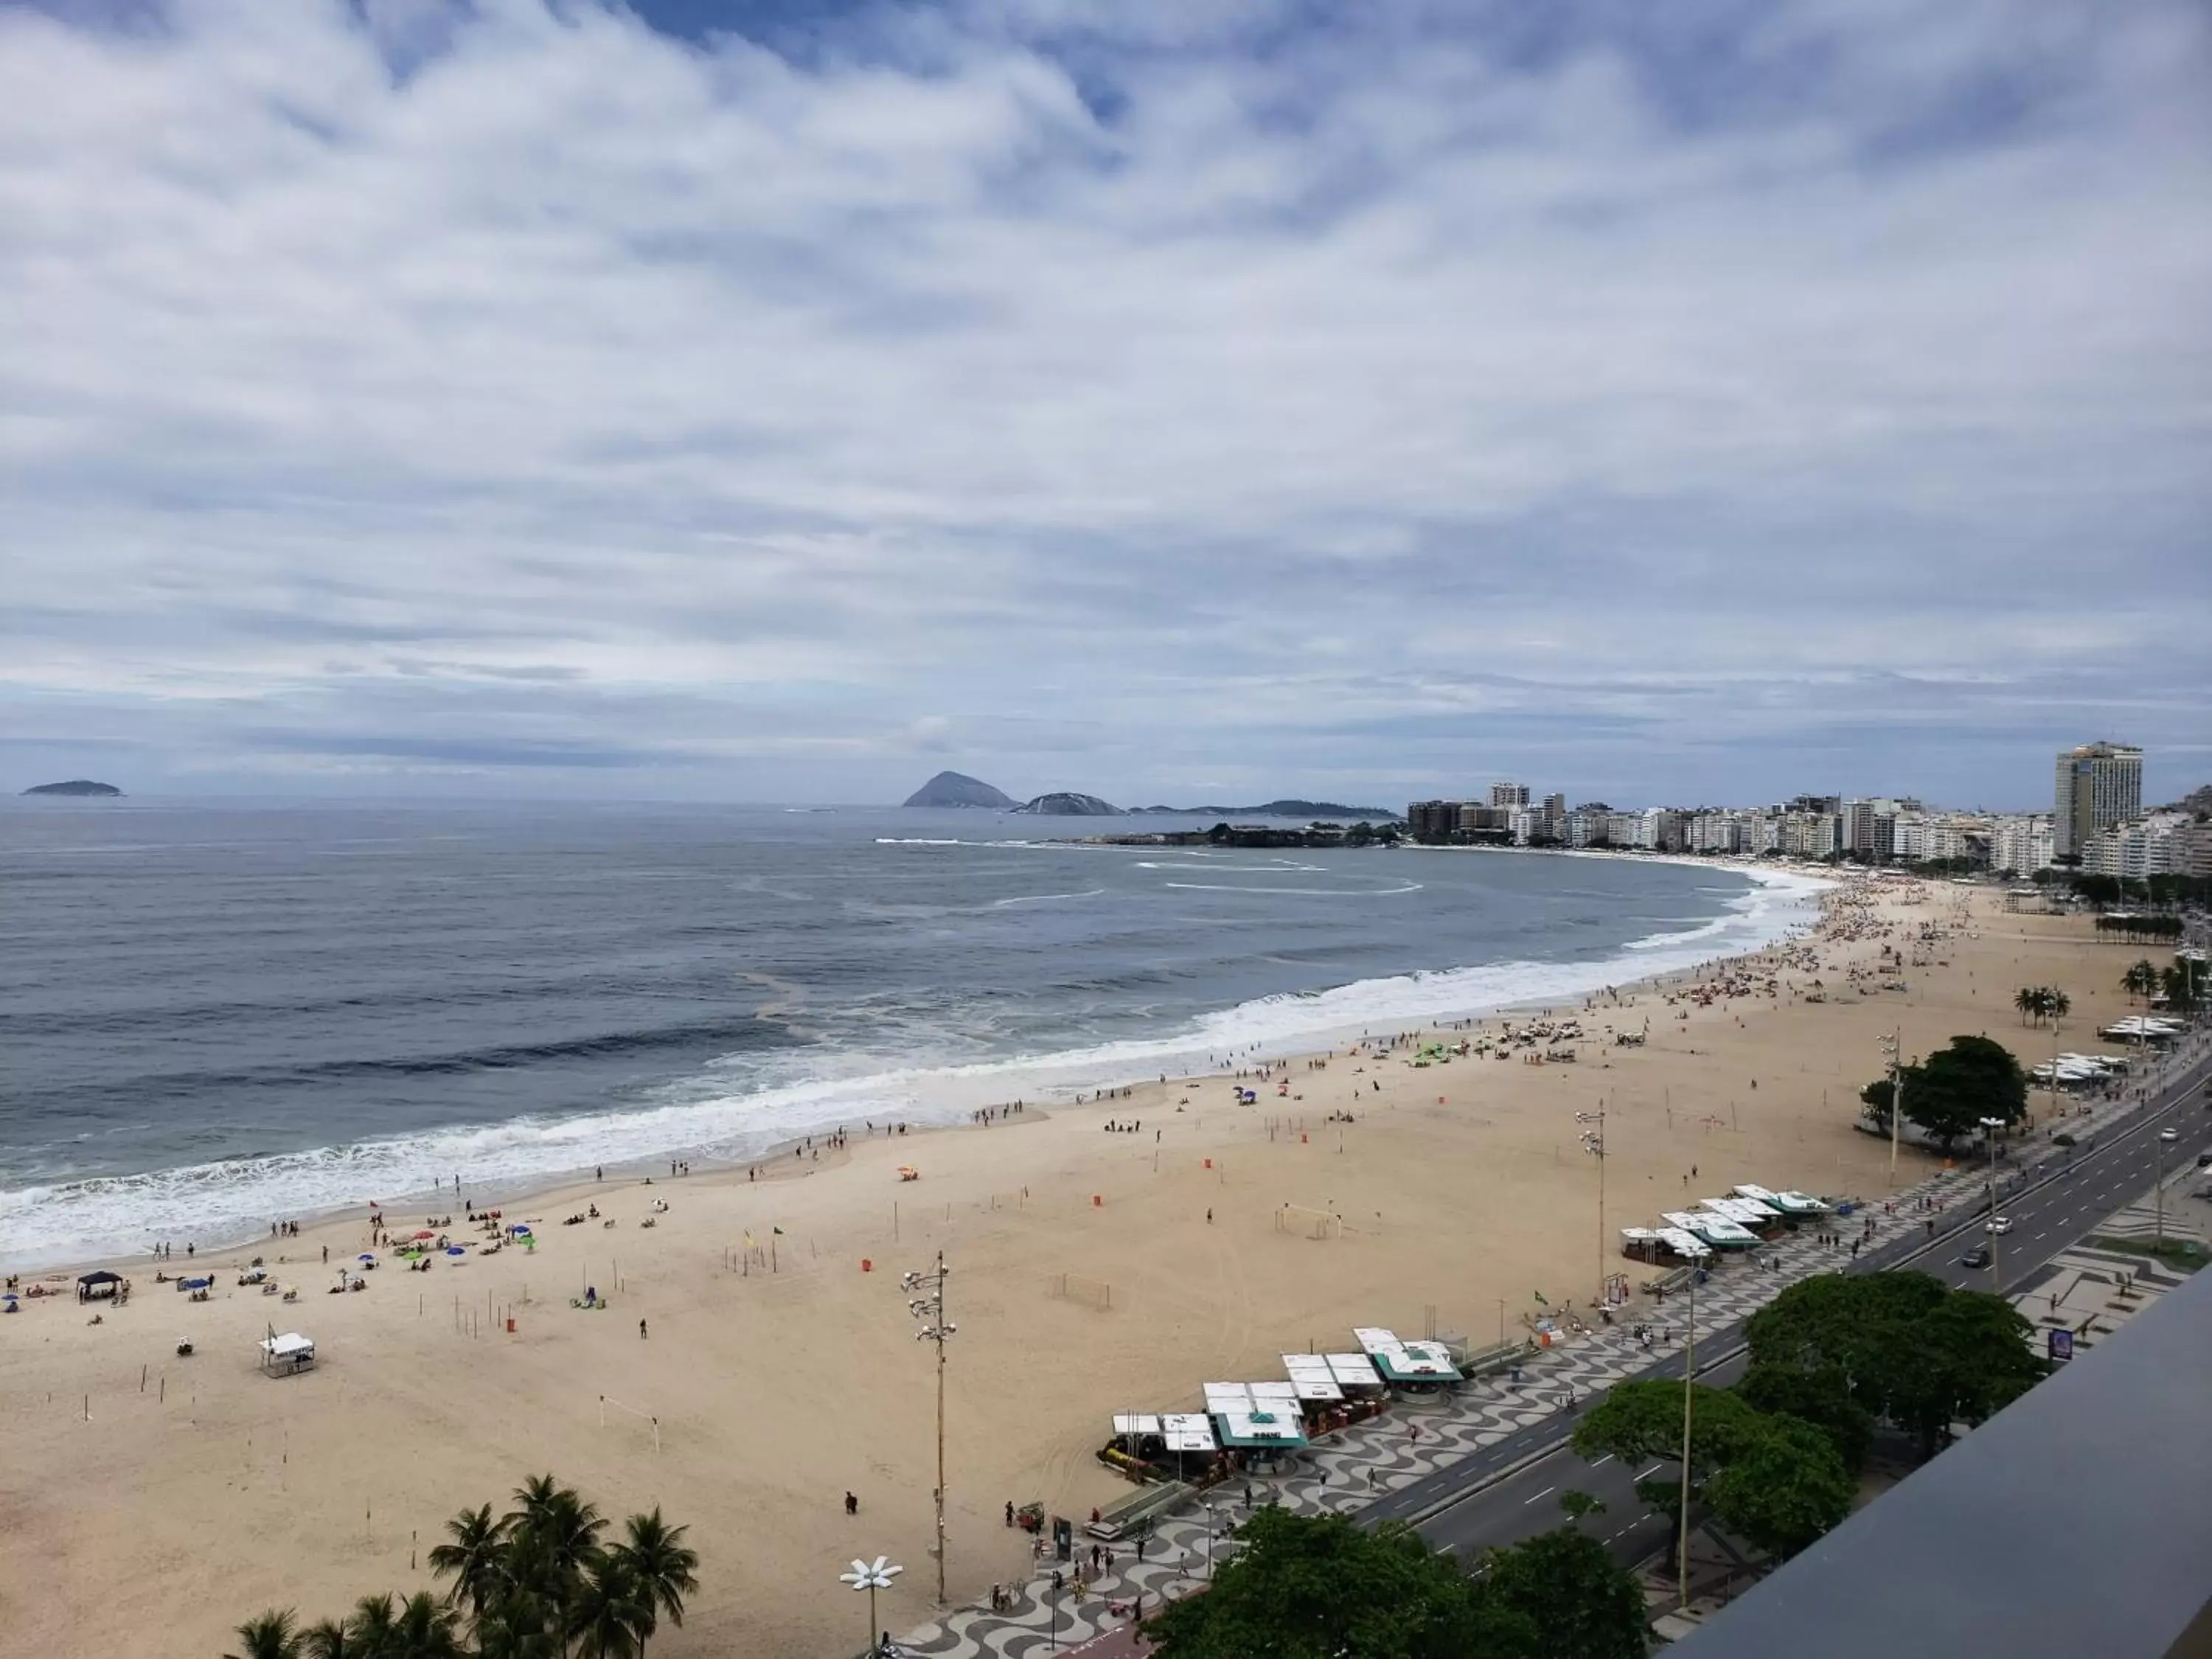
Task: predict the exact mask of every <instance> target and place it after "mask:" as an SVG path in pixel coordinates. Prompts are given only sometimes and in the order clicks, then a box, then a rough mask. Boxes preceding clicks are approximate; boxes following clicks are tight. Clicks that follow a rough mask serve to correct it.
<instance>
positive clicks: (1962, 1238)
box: [1359, 1059, 2212, 1563]
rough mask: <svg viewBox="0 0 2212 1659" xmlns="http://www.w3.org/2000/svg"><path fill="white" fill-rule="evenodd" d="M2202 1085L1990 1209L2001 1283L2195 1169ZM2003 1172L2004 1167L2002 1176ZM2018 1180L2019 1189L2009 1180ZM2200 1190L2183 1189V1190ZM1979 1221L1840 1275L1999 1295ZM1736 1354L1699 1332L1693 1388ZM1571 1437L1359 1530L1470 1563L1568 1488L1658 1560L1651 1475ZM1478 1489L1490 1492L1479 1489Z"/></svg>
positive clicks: (1659, 1532)
mask: <svg viewBox="0 0 2212 1659" xmlns="http://www.w3.org/2000/svg"><path fill="white" fill-rule="evenodd" d="M2208 1075H2212V1059H2207V1060H2199V1061H2198V1062H2197V1064H2196V1065H2195V1066H2192V1067H2191V1069H2190V1070H2189V1071H2188V1072H2187V1073H2185V1074H2184V1075H2183V1076H2181V1077H2180V1078H2179V1079H2176V1080H2175V1081H2174V1082H2172V1084H2170V1085H2167V1086H2166V1088H2165V1089H2163V1090H2162V1091H2160V1094H2159V1095H2158V1097H2156V1098H2155V1099H2154V1101H2153V1102H2152V1103H2149V1104H2148V1105H2147V1106H2145V1107H2143V1108H2142V1109H2139V1110H2138V1111H2137V1112H2136V1114H2135V1115H2134V1116H2132V1117H2131V1118H2129V1119H2127V1120H2125V1121H2124V1122H2122V1123H2121V1124H2120V1125H2118V1126H2117V1127H2112V1128H2110V1129H2108V1130H2106V1132H2105V1133H2101V1134H2100V1135H2099V1136H2098V1137H2097V1138H2096V1139H2097V1144H2096V1146H2094V1147H2093V1148H2076V1149H2075V1151H2074V1152H2073V1154H2072V1158H2071V1160H2070V1162H2069V1164H2066V1165H2064V1166H2063V1167H2062V1168H2059V1169H2057V1170H2055V1171H2054V1172H2052V1173H2048V1174H2046V1173H2044V1172H2040V1171H2039V1172H2038V1174H2037V1175H2035V1176H2032V1177H2026V1178H2024V1179H2025V1180H2026V1182H2027V1184H2026V1185H2025V1186H2024V1187H2021V1188H2018V1189H2017V1190H2014V1191H2008V1192H2007V1193H2005V1194H2004V1195H2003V1196H2002V1200H2001V1201H2000V1203H1999V1206H1998V1208H1999V1211H2000V1212H2001V1213H2002V1214H2004V1215H2007V1216H2009V1217H2010V1218H2012V1222H2013V1227H2012V1231H2010V1232H2008V1233H2007V1234H2005V1235H2004V1236H2003V1237H2002V1238H2000V1239H1999V1240H1998V1241H1997V1244H1998V1249H1997V1261H1996V1267H1997V1268H1998V1269H2000V1270H2001V1271H2002V1273H2003V1282H2004V1284H2005V1285H2015V1284H2017V1283H2019V1282H2020V1281H2021V1280H2022V1279H2026V1278H2027V1277H2028V1276H2029V1275H2031V1274H2033V1273H2035V1272H2036V1271H2037V1270H2038V1269H2039V1268H2040V1267H2043V1266H2044V1264H2045V1263H2046V1262H2047V1261H2050V1260H2051V1257H2052V1256H2054V1255H2057V1253H2058V1252H2059V1251H2061V1250H2063V1249H2066V1248H2067V1247H2068V1246H2069V1245H2071V1244H2075V1243H2079V1242H2080V1241H2081V1238H2083V1237H2085V1236H2087V1234H2089V1233H2092V1232H2094V1231H2096V1229H2097V1227H2098V1225H2099V1224H2100V1223H2101V1222H2102V1221H2103V1220H2104V1219H2105V1218H2106V1217H2107V1216H2109V1215H2111V1214H2112V1212H2114V1211H2115V1210H2118V1209H2120V1208H2121V1207H2123V1206H2125V1205H2126V1204H2128V1203H2129V1202H2130V1201H2132V1200H2134V1199H2136V1197H2138V1196H2140V1195H2141V1194H2143V1193H2145V1192H2147V1191H2148V1190H2149V1188H2150V1185H2151V1182H2152V1179H2153V1176H2154V1172H2158V1171H2163V1172H2164V1173H2166V1174H2167V1175H2168V1176H2171V1175H2172V1173H2173V1172H2175V1171H2177V1170H2188V1169H2189V1168H2190V1167H2191V1165H2192V1164H2194V1162H2195V1160H2196V1154H2197V1152H2198V1151H2199V1150H2200V1149H2201V1148H2203V1146H2206V1145H2208V1144H2212V1115H2208V1114H2207V1112H2206V1110H2205V1107H2206V1104H2207V1103H2206V1101H2205V1100H2204V1099H2203V1096H2202V1093H2201V1091H2202V1090H2203V1086H2204V1081H2205V1079H2206V1078H2207V1077H2208ZM2165 1127H2173V1128H2176V1129H2178V1130H2179V1132H2180V1139H2179V1140H2178V1141H2176V1142H2172V1143H2166V1142H2162V1141H2160V1139H2158V1132H2159V1130H2160V1129H2161V1128H2165ZM2052 1167H2053V1166H2049V1165H2046V1166H2045V1169H2046V1170H2052ZM2002 1168H2003V1166H2002V1164H2000V1165H1999V1169H2000V1170H2001V1171H2002ZM2021 1179H2022V1178H2020V1177H2015V1181H2016V1182H2017V1181H2019V1180H2021ZM2195 1184H2196V1183H2195V1182H2188V1183H2185V1184H2184V1185H2183V1186H2181V1187H2180V1188H2179V1190H2181V1191H2184V1192H2185V1191H2187V1190H2188V1189H2189V1188H2191V1187H2193V1186H2194V1185H2195ZM1983 1217H1984V1209H1983V1207H1982V1206H1981V1205H1980V1204H1979V1203H1978V1202H1976V1203H1974V1204H1972V1205H1970V1206H1956V1207H1954V1209H1953V1210H1951V1211H1949V1212H1946V1213H1945V1215H1944V1216H1943V1218H1942V1221H1941V1222H1939V1224H1938V1226H1937V1228H1936V1234H1935V1237H1934V1238H1933V1239H1932V1240H1931V1239H1930V1238H1929V1237H1928V1235H1927V1233H1926V1232H1925V1231H1924V1229H1920V1228H1907V1229H1905V1230H1903V1231H1900V1232H1899V1234H1898V1236H1897V1237H1893V1238H1891V1239H1890V1240H1888V1241H1887V1242H1886V1243H1884V1244H1883V1245H1882V1246H1881V1248H1880V1249H1875V1250H1873V1251H1871V1252H1862V1254H1861V1255H1860V1256H1859V1257H1858V1259H1857V1260H1856V1261H1851V1262H1850V1263H1849V1265H1848V1266H1847V1267H1845V1268H1844V1271H1846V1272H1850V1273H1873V1272H1879V1271H1881V1269H1882V1268H1885V1267H1905V1266H1911V1267H1917V1268H1919V1269H1921V1270H1922V1271H1923V1272H1927V1273H1933V1274H1935V1275H1936V1277H1937V1278H1938V1279H1942V1280H1943V1282H1944V1283H1946V1284H1948V1285H1954V1286H1960V1287H1966V1286H1972V1287H1976V1288H1979V1289H1984V1290H1990V1289H1996V1288H2001V1287H2000V1286H1998V1285H1996V1284H1995V1283H1994V1281H1993V1279H1992V1274H1991V1270H1990V1268H1988V1267H1978V1268H1976V1267H1966V1265H1965V1264H1964V1263H1963V1261H1961V1260H1960V1258H1961V1257H1962V1256H1963V1255H1965V1254H1966V1251H1967V1249H1969V1248H1971V1247H1972V1245H1974V1244H1977V1243H1982V1242H1984V1239H1985V1237H1986V1233H1985V1231H1984V1226H1983ZM1890 1225H1892V1226H1893V1227H1894V1226H1895V1225H1896V1223H1895V1222H1894V1221H1892V1222H1891V1224H1890ZM1672 1311H1673V1310H1672V1308H1671V1307H1670V1308H1669V1313H1670V1314H1671V1313H1672ZM1742 1346H1743V1328H1742V1324H1741V1322H1737V1323H1735V1324H1732V1325H1727V1326H1723V1327H1722V1328H1719V1329H1717V1330H1714V1331H1704V1330H1700V1331H1699V1333H1698V1352H1699V1364H1698V1372H1697V1375H1698V1380H1699V1382H1701V1383H1711V1384H1714V1385H1722V1384H1726V1383H1732V1382H1734V1381H1735V1379H1736V1378H1737V1377H1738V1376H1741V1372H1742V1369H1743V1358H1742ZM1683 1363H1684V1362H1683V1356H1681V1355H1680V1354H1676V1355H1674V1356H1673V1357H1671V1358H1668V1359H1667V1360H1665V1361H1662V1362H1661V1363H1660V1364H1655V1365H1653V1366H1652V1367H1650V1369H1649V1370H1646V1371H1645V1372H1644V1373H1643V1375H1644V1376H1651V1377H1666V1376H1675V1377H1679V1376H1681V1375H1682V1367H1683ZM1570 1429H1571V1420H1570V1421H1567V1422H1561V1421H1559V1420H1558V1419H1553V1420H1550V1421H1547V1422H1544V1423H1540V1424H1537V1425H1532V1426H1531V1427H1529V1428H1527V1429H1524V1430H1522V1431H1521V1432H1520V1433H1519V1434H1517V1435H1515V1436H1512V1437H1509V1438H1508V1439H1506V1440H1504V1441H1503V1442H1501V1443H1498V1445H1496V1446H1492V1447H1490V1448H1487V1449H1485V1450H1484V1451H1483V1452H1481V1453H1480V1454H1479V1455H1476V1456H1474V1457H1472V1458H1468V1459H1467V1460H1466V1461H1465V1462H1461V1463H1458V1464H1455V1465H1454V1466H1452V1467H1451V1468H1446V1469H1440V1470H1438V1471H1437V1473H1436V1474H1432V1475H1430V1476H1428V1477H1426V1478H1425V1479H1424V1480H1419V1481H1415V1482H1413V1484H1411V1485H1409V1486H1405V1487H1403V1488H1401V1490H1399V1491H1398V1492H1393V1493H1391V1494H1390V1495H1389V1497H1387V1498H1382V1499H1380V1500H1378V1501H1377V1502H1376V1503H1374V1504H1370V1505H1369V1506H1368V1507H1367V1508H1366V1509H1365V1510H1363V1511H1362V1512H1361V1514H1360V1516H1359V1520H1360V1522H1361V1523H1362V1524H1363V1525H1373V1524H1375V1523H1376V1522H1381V1521H1385V1520H1390V1519H1408V1518H1410V1519H1413V1521H1414V1522H1416V1524H1417V1525H1418V1527H1419V1531H1420V1533H1421V1535H1422V1536H1423V1537H1424V1538H1425V1539H1427V1540H1428V1541H1429V1542H1430V1543H1431V1544H1432V1545H1434V1546H1436V1547H1438V1548H1440V1549H1449V1550H1452V1551H1455V1552H1459V1553H1462V1554H1464V1555H1467V1556H1469V1557H1472V1556H1473V1555H1474V1554H1476V1553H1480V1551H1482V1550H1485V1549H1487V1548H1491V1547H1502V1546H1504V1545H1509V1544H1513V1543H1517V1542H1518V1541H1521V1540H1522V1539H1523V1538H1527V1537H1529V1536H1532V1535H1533V1534H1536V1533H1539V1532H1544V1531H1547V1530H1548V1529H1550V1528H1553V1527H1556V1526H1558V1525H1559V1524H1560V1523H1561V1522H1562V1520H1563V1519H1564V1516H1563V1513H1562V1511H1561V1510H1560V1509H1559V1494H1560V1493H1561V1492H1567V1491H1571V1490H1573V1491H1581V1492H1588V1493H1589V1494H1590V1495H1591V1496H1592V1497H1594V1498H1598V1499H1600V1500H1601V1501H1602V1502H1603V1503H1604V1504H1605V1506H1606V1511H1605V1513H1604V1514H1603V1515H1601V1516H1595V1517H1594V1518H1593V1520H1592V1521H1591V1522H1589V1523H1588V1524H1589V1528H1590V1529H1591V1530H1592V1531H1593V1532H1594V1533H1595V1535H1597V1536H1598V1537H1600V1538H1601V1539H1603V1540H1604V1541H1606V1543H1607V1546H1608V1547H1610V1548H1611V1549H1612V1550H1613V1553H1614V1554H1615V1556H1616V1557H1617V1558H1619V1559H1621V1560H1623V1561H1625V1562H1631V1563H1632V1562H1635V1561H1639V1560H1642V1559H1644V1558H1645V1557H1647V1556H1649V1555H1650V1554H1652V1553H1656V1551H1658V1550H1659V1549H1661V1548H1662V1547H1664V1546H1665V1545H1666V1543H1667V1542H1668V1539H1669V1538H1670V1537H1671V1536H1672V1531H1673V1528H1672V1525H1671V1522H1669V1520H1668V1518H1667V1517H1666V1516H1661V1515H1658V1514H1655V1513H1653V1512H1651V1511H1650V1510H1647V1509H1646V1508H1645V1507H1644V1504H1643V1502H1642V1501H1641V1500H1640V1499H1639V1498H1638V1497H1637V1496H1636V1493H1635V1490H1634V1488H1635V1484H1636V1482H1637V1481H1638V1480H1640V1479H1642V1478H1643V1477H1644V1476H1645V1475H1647V1474H1650V1472H1651V1468H1633V1469H1632V1468H1626V1467H1624V1466H1623V1465H1622V1464H1621V1463H1620V1462H1619V1461H1618V1460H1616V1459H1613V1458H1604V1457H1601V1458H1599V1459H1598V1460H1597V1461H1596V1462H1595V1463H1589V1462H1584V1461H1583V1459H1582V1458H1580V1457H1578V1456H1577V1455H1575V1453H1574V1451H1573V1450H1572V1449H1571V1448H1570V1447H1569V1446H1567V1445H1566V1444H1565V1434H1566V1432H1567V1431H1569V1430H1570ZM1547 1448H1551V1449H1550V1450H1548V1451H1547V1450H1546V1449H1547ZM1522 1460H1528V1462H1527V1467H1525V1468H1520V1469H1518V1470H1516V1471H1515V1472H1514V1473H1512V1474H1508V1475H1506V1476H1505V1477H1504V1478H1503V1479H1496V1476H1497V1474H1498V1471H1499V1470H1501V1469H1504V1468H1510V1466H1512V1465H1513V1464H1515V1463H1516V1462H1522ZM1651 1467H1656V1465H1654V1466H1651ZM1485 1480H1493V1481H1494V1484H1491V1485H1487V1486H1484V1485H1481V1484H1480V1483H1481V1482H1483V1481H1485Z"/></svg>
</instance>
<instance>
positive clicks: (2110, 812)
mask: <svg viewBox="0 0 2212 1659" xmlns="http://www.w3.org/2000/svg"><path fill="white" fill-rule="evenodd" d="M2136 817H2142V750H2140V749H2137V748H2135V747H2133V746H2131V745H2130V744H2118V743H2085V744H2081V747H2079V748H2077V749H2069V750H2065V751H2064V752H2063V753H2062V754H2061V755H2060V756H2059V757H2058V765H2057V773H2056V777H2055V782H2054V787H2053V789H2052V793H2051V823H2052V826H2053V831H2054V834H2053V851H2054V853H2055V855H2056V856H2057V857H2059V858H2068V857H2081V858H2086V857H2087V855H2088V846H2089V841H2090V838H2091V837H2092V836H2094V835H2095V834H2096V833H2097V831H2098V830H2100V829H2104V828H2105V827H2106V825H2108V824H2114V823H2125V822H2127V821H2128V820H2129V819H2130V818H2136Z"/></svg>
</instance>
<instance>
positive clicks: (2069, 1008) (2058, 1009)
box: [2043, 985, 2074, 1026]
mask: <svg viewBox="0 0 2212 1659" xmlns="http://www.w3.org/2000/svg"><path fill="white" fill-rule="evenodd" d="M2043 1012H2045V1014H2047V1015H2049V1016H2050V1017H2051V1024H2052V1025H2053V1026H2056V1025H2057V1024H2058V1022H2059V1021H2060V1020H2062V1019H2063V1018H2066V1016H2067V1015H2069V1014H2070V1013H2072V1012H2074V999H2073V998H2072V997H2069V996H2068V995H2067V994H2066V993H2065V992H2063V991H2062V990H2060V989H2059V988H2058V987H2057V986H2055V985H2046V986H2045V987H2043Z"/></svg>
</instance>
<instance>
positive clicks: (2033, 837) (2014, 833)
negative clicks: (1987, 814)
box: [1990, 812, 2057, 876]
mask: <svg viewBox="0 0 2212 1659" xmlns="http://www.w3.org/2000/svg"><path fill="white" fill-rule="evenodd" d="M2056 850H2057V849H2056V848H2054V846H2053V845H2052V842H2051V820H2050V819H2049V818H2047V817H2044V816H2043V815H2042V814H2041V813H2039V812H2030V813H2024V814H2021V815H2020V816H2018V817H2001V818H1999V819H1997V820H1996V823H1994V824H1992V825H1991V826H1990V868H1991V869H1992V870H2010V871H2012V872H2015V874H2017V875H2022V876H2032V875H2033V874H2034V873H2035V872H2037V871H2038V870H2047V869H2049V868H2050V867H2051V857H2052V855H2053V854H2054V853H2055V851H2056Z"/></svg>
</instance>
